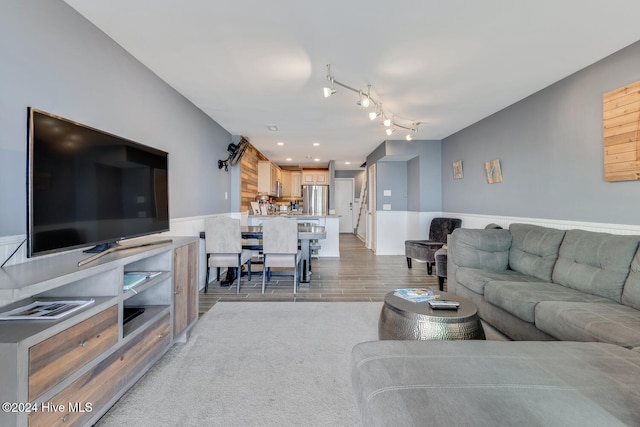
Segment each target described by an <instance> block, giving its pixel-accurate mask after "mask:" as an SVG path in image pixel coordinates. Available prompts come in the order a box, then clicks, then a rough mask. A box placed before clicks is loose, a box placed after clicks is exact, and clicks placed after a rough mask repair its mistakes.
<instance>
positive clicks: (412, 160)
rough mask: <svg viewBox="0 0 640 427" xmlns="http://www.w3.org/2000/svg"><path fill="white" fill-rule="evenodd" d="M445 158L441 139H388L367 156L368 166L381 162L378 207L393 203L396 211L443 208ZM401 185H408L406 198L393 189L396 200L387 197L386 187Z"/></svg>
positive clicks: (378, 178) (404, 190) (436, 209)
mask: <svg viewBox="0 0 640 427" xmlns="http://www.w3.org/2000/svg"><path fill="white" fill-rule="evenodd" d="M441 158H442V143H441V141H438V140H414V141H412V142H407V141H384V142H383V143H382V144H380V145H379V146H378V147H377V148H376V149H375V150H374V151H373V152H372V153H371V154H369V156H367V165H372V164H374V163H376V164H377V167H376V174H377V176H376V182H377V187H376V197H377V202H378V203H377V205H378V206H377V209H378V210H382V204H383V203H392V206H391V210H393V211H416V212H439V211H441V210H442V192H441V177H442V163H441ZM388 163H391V164H392V166H389V165H387V164H388ZM401 185H404V188H403V191H402V193H403V195H402V197H403V200H399V199H396V194H395V192H393V191H392V199H389V197H385V196H384V190H385V189H387V190H388V189H395V188H399V186H401ZM398 193H400V192H399V191H398ZM397 197H400V194H398V196H397Z"/></svg>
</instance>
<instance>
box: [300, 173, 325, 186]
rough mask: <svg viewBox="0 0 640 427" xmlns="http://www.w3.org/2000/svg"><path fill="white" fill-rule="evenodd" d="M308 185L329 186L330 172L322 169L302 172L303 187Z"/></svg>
mask: <svg viewBox="0 0 640 427" xmlns="http://www.w3.org/2000/svg"><path fill="white" fill-rule="evenodd" d="M308 184H320V185H329V171H328V170H320V169H317V170H306V171H302V185H308Z"/></svg>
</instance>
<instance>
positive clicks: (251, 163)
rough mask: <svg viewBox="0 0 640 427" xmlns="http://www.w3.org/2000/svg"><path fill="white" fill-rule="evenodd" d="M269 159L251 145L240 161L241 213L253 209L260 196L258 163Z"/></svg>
mask: <svg viewBox="0 0 640 427" xmlns="http://www.w3.org/2000/svg"><path fill="white" fill-rule="evenodd" d="M260 160H269V159H267V158H266V157H265V156H264V155H263V154H262V153H261V152H260V151H258V149H257V148H256V147H254V146H253V145H251V144H249V146H248V147H247V150H246V151H245V152H244V154H243V155H242V158H241V159H240V212H245V211H247V210H248V209H250V208H251V203H250V202H255V201H256V197H257V195H258V162H259V161H260Z"/></svg>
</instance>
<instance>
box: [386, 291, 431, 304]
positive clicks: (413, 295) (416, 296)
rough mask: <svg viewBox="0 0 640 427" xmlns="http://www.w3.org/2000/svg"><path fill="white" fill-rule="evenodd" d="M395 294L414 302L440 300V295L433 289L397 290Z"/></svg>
mask: <svg viewBox="0 0 640 427" xmlns="http://www.w3.org/2000/svg"><path fill="white" fill-rule="evenodd" d="M393 294H394V295H395V296H397V297H400V298H404V299H406V300H408V301H412V302H425V301H431V300H436V299H438V298H440V295H438V294H436V293H435V292H434V291H433V290H432V289H429V288H403V289H396V290H395V291H394V292H393Z"/></svg>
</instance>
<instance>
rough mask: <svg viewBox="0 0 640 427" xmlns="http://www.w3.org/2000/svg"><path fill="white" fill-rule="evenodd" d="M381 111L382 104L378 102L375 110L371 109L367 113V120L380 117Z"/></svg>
mask: <svg viewBox="0 0 640 427" xmlns="http://www.w3.org/2000/svg"><path fill="white" fill-rule="evenodd" d="M381 111H382V106H381V105H380V104H378V105H377V106H376V111H372V112H370V113H369V120H375V119H376V118H378V117H380V115H381V114H382V113H381Z"/></svg>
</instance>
